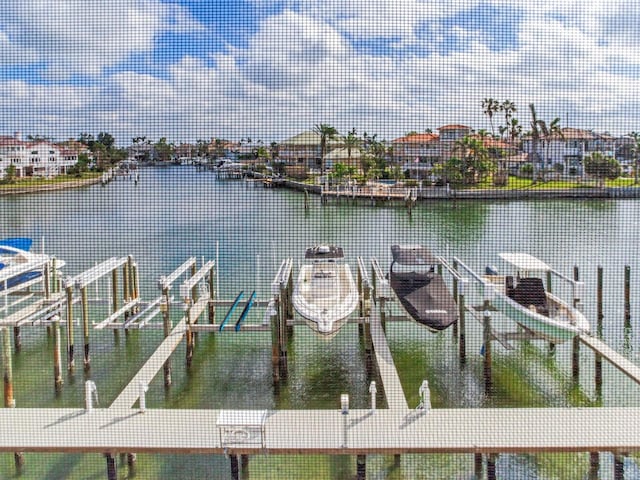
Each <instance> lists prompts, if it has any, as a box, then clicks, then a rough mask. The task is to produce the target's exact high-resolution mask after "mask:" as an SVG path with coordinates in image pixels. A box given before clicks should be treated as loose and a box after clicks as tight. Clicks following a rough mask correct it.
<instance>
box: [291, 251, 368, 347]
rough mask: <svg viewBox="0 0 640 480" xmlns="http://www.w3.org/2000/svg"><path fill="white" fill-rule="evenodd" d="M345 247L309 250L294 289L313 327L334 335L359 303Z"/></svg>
mask: <svg viewBox="0 0 640 480" xmlns="http://www.w3.org/2000/svg"><path fill="white" fill-rule="evenodd" d="M343 259H344V253H343V250H342V248H340V247H336V246H335V245H317V246H314V247H311V248H308V249H307V250H306V251H305V260H306V261H307V262H308V263H305V264H304V265H302V266H301V267H300V273H299V275H298V280H297V282H296V285H295V287H294V291H293V299H292V301H293V306H294V308H295V309H296V311H297V312H298V313H299V314H300V315H302V316H303V317H304V318H305V320H306V322H307V324H308V325H309V326H310V327H311V329H312V330H314V331H315V332H317V333H319V334H320V335H322V336H326V337H328V338H329V337H332V336H333V335H335V334H336V333H337V332H338V330H339V329H340V328H341V327H342V326H343V325H344V324H345V323H346V321H347V317H348V316H349V315H350V314H351V313H352V312H353V311H354V310H355V308H356V306H357V305H358V299H359V298H358V289H357V287H356V284H355V281H354V280H353V276H352V275H351V269H350V268H349V265H348V264H347V263H344V262H343Z"/></svg>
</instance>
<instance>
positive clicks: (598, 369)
mask: <svg viewBox="0 0 640 480" xmlns="http://www.w3.org/2000/svg"><path fill="white" fill-rule="evenodd" d="M597 277H598V278H597V293H596V303H597V326H596V331H597V334H598V338H602V322H603V319H604V314H603V301H602V292H603V284H604V279H603V269H602V267H601V266H598V273H597ZM594 357H595V358H594V362H595V365H594V377H595V378H594V382H595V387H596V395H597V397H598V398H601V397H602V355H600V354H599V353H597V352H596V354H595V356H594Z"/></svg>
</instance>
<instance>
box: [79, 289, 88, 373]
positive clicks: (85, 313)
mask: <svg viewBox="0 0 640 480" xmlns="http://www.w3.org/2000/svg"><path fill="white" fill-rule="evenodd" d="M80 296H81V298H82V334H83V337H84V369H85V370H89V368H90V367H91V359H90V357H89V300H88V299H87V287H82V288H81V289H80Z"/></svg>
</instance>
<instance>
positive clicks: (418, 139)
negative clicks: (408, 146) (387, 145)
mask: <svg viewBox="0 0 640 480" xmlns="http://www.w3.org/2000/svg"><path fill="white" fill-rule="evenodd" d="M438 138H439V137H438V135H436V134H435V133H417V134H415V135H405V136H404V137H400V138H396V139H395V140H392V141H391V143H429V142H437V141H438Z"/></svg>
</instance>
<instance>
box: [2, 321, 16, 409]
mask: <svg viewBox="0 0 640 480" xmlns="http://www.w3.org/2000/svg"><path fill="white" fill-rule="evenodd" d="M0 333H1V334H2V365H3V366H4V371H3V378H4V406H5V408H13V407H15V405H16V401H15V400H14V398H13V366H12V359H11V339H10V338H9V330H8V329H7V328H3V329H1V330H0Z"/></svg>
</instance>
